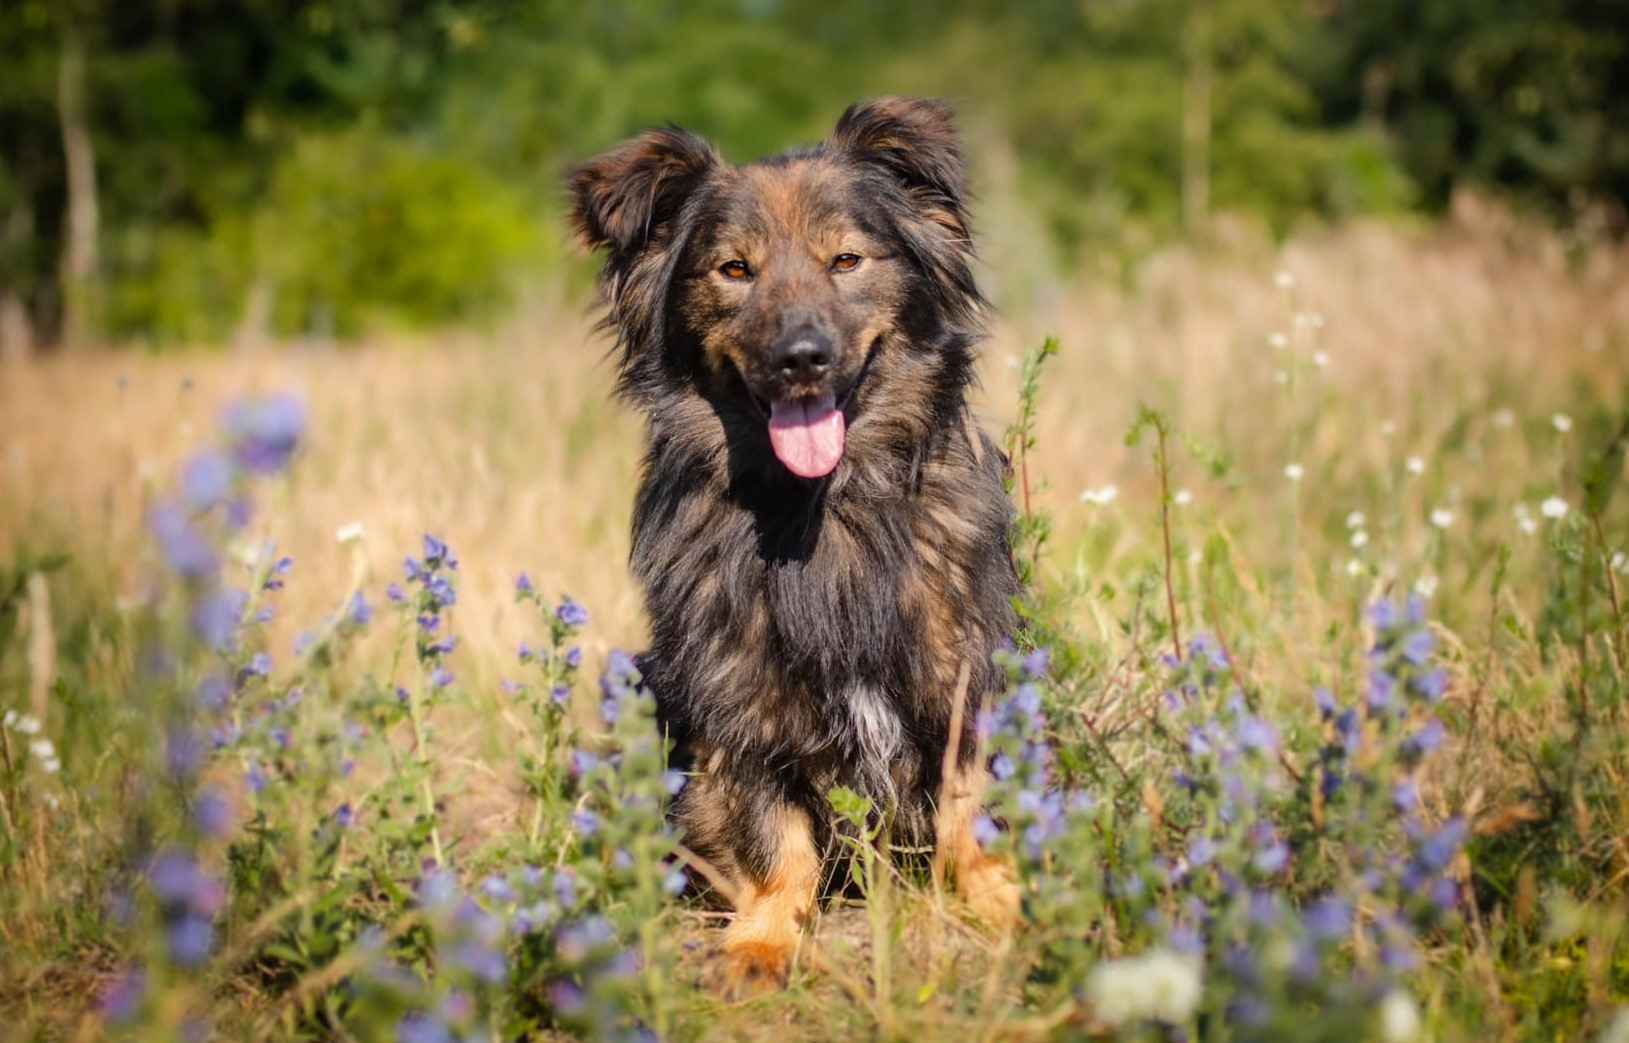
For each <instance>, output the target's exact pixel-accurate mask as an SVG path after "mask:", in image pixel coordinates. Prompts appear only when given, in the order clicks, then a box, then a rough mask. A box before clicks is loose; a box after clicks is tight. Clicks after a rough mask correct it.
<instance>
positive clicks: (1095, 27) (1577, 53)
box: [0, 0, 1629, 342]
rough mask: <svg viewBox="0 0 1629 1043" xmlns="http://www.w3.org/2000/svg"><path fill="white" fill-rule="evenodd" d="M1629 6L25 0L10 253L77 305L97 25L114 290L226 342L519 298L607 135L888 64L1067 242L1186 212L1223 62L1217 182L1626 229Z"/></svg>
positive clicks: (737, 143)
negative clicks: (1198, 101) (73, 70)
mask: <svg viewBox="0 0 1629 1043" xmlns="http://www.w3.org/2000/svg"><path fill="white" fill-rule="evenodd" d="M1625 14H1626V9H1625V6H1624V5H1623V4H1622V3H1619V2H1583V0H1532V2H1526V0H1524V2H1519V3H1518V2H1502V0H1500V2H1489V0H1365V2H1361V3H1360V2H1357V0H1318V2H1308V0H1073V2H1062V0H1039V2H1035V3H1025V4H1003V3H997V2H993V0H967V2H962V3H953V4H939V3H928V2H926V0H902V2H893V3H884V2H877V0H701V2H695V3H683V4H678V3H671V2H661V0H608V2H603V3H595V4H577V3H568V2H563V0H520V2H497V0H345V2H338V0H13V2H11V3H8V4H6V5H5V6H4V7H3V8H0V63H3V66H4V68H5V70H6V75H5V76H4V77H0V140H3V142H4V148H3V149H0V285H4V286H5V287H8V288H9V289H10V291H11V292H12V293H13V294H14V295H16V296H17V297H19V298H20V299H21V300H22V301H23V302H24V304H25V307H26V310H27V312H28V314H29V315H30V316H31V318H32V322H33V324H34V326H35V328H36V329H37V330H38V331H39V335H40V336H41V337H42V339H45V340H49V339H51V337H52V336H53V335H54V332H55V330H56V326H57V324H58V323H59V321H60V312H61V308H62V296H63V290H62V289H61V285H60V284H61V280H60V278H59V274H58V269H59V265H60V256H61V254H62V249H63V241H64V238H65V233H64V222H65V218H64V211H65V207H66V202H67V199H66V196H67V190H66V171H65V164H64V160H63V157H62V151H63V149H62V129H61V126H60V125H59V124H60V119H59V107H58V91H59V83H58V77H59V73H60V69H61V62H60V55H61V53H62V52H63V49H64V42H65V41H67V40H75V41H77V42H78V43H79V44H80V46H82V47H83V49H84V52H85V54H86V64H85V68H86V76H85V80H86V82H85V93H86V96H87V108H88V112H87V121H88V123H89V130H90V133H91V136H92V140H93V142H94V145H95V149H96V172H97V194H98V201H99V203H100V225H99V235H98V240H99V246H100V267H99V272H98V276H97V280H96V287H95V289H96V291H97V297H96V300H97V307H96V309H95V321H96V325H97V327H98V329H99V330H100V331H101V332H102V333H104V334H106V335H108V336H110V337H113V338H115V339H147V340H151V341H154V342H169V341H195V342H196V341H208V340H216V339H220V338H223V337H225V336H227V335H228V334H230V333H231V332H232V331H233V330H234V329H239V328H242V327H243V326H244V325H245V324H246V323H247V324H252V325H257V326H261V327H264V328H266V329H268V330H270V331H271V332H274V333H276V334H280V335H308V334H316V335H329V334H337V335H347V334H354V333H357V332H361V331H363V330H367V329H372V328H378V327H381V326H385V327H400V326H408V327H414V326H419V327H422V326H426V325H434V324H441V323H448V322H458V321H467V320H470V319H473V318H478V317H480V316H483V315H490V314H493V313H494V312H495V311H497V310H499V309H501V308H502V307H503V305H504V304H505V303H507V302H508V301H509V300H510V299H511V298H512V295H513V294H514V292H515V291H516V289H517V288H518V287H519V286H521V285H524V284H525V283H526V282H527V281H528V280H534V279H536V278H538V277H541V276H547V275H550V274H552V273H554V272H555V271H556V270H557V269H559V268H560V267H561V266H562V265H563V264H568V263H571V262H569V261H568V258H570V257H571V256H572V255H571V254H570V252H569V250H568V248H567V243H566V242H565V241H564V232H563V225H562V223H561V222H560V221H559V219H558V218H559V213H558V210H559V206H560V190H559V184H560V175H561V173H562V172H563V171H564V170H565V169H566V168H567V167H568V166H569V165H570V164H571V163H572V162H573V161H576V160H579V159H582V158H584V157H586V156H588V155H590V154H592V153H593V152H595V151H597V150H599V149H602V148H604V147H606V146H608V145H609V144H611V143H612V142H614V141H615V140H617V139H618V138H620V137H622V136H624V135H627V134H629V133H632V132H634V131H637V130H639V129H640V128H643V127H647V126H651V125H654V124H660V123H664V122H668V121H673V122H679V123H683V124H686V125H688V126H691V127H692V128H694V129H696V130H698V131H700V132H702V133H704V134H706V135H708V136H709V137H711V138H713V139H714V140H715V141H717V142H718V143H719V144H720V145H721V147H722V148H723V149H724V151H725V152H726V154H727V155H729V156H730V157H732V158H734V159H737V160H746V159H750V158H753V157H756V156H758V155H761V154H764V153H767V152H770V151H774V150H778V149H781V148H784V147H786V146H788V145H792V144H796V143H800V142H809V141H814V140H818V139H819V138H820V137H822V136H823V135H824V133H825V132H826V131H827V129H828V128H829V126H830V124H831V122H832V120H833V119H835V117H836V116H837V114H838V113H839V112H840V111H841V110H842V108H843V107H844V106H845V105H847V104H848V103H849V102H851V101H853V100H855V99H856V98H859V97H863V96H867V95H872V94H878V93H928V94H936V95H941V96H945V97H948V98H950V99H952V100H953V101H954V102H955V103H957V105H958V107H959V108H960V109H961V111H962V113H963V118H964V122H965V123H966V125H967V128H968V132H969V134H970V136H971V138H972V144H973V151H974V154H975V157H976V161H975V175H976V177H977V178H978V181H979V184H980V186H981V188H983V189H984V190H985V191H986V194H987V195H988V194H1000V195H1003V196H1005V197H1006V199H1007V200H1008V201H1010V206H1012V207H1018V208H1021V209H1022V210H1023V211H1024V212H1025V214H1026V217H1029V218H1033V219H1034V221H1035V227H1036V228H1037V230H1038V234H1040V235H1041V236H1043V237H1044V238H1045V239H1046V242H1045V243H1044V244H1037V245H1038V246H1043V245H1044V246H1045V247H1046V248H1047V249H1042V250H1038V251H1037V252H1038V254H1042V255H1045V256H1047V257H1048V258H1049V259H1050V260H1049V263H1051V264H1053V265H1054V266H1055V267H1058V268H1060V269H1063V270H1068V269H1070V268H1072V267H1074V266H1076V265H1078V264H1080V263H1081V261H1082V259H1083V258H1092V257H1107V258H1110V259H1113V258H1123V257H1126V256H1130V255H1134V254H1135V253H1136V252H1137V251H1139V250H1142V249H1145V248H1146V247H1147V246H1148V245H1150V244H1152V243H1157V242H1159V241H1161V240H1163V239H1165V238H1167V237H1169V236H1171V235H1173V234H1176V233H1178V232H1179V231H1181V230H1182V229H1183V227H1184V223H1185V218H1184V198H1183V193H1184V186H1183V169H1184V163H1185V139H1184V121H1185V119H1186V118H1188V117H1189V116H1191V115H1192V110H1193V108H1194V105H1195V98H1196V97H1200V98H1202V99H1203V107H1202V112H1203V117H1202V119H1201V121H1200V124H1199V125H1201V126H1203V127H1205V128H1206V129H1207V130H1208V142H1209V144H1208V152H1207V153H1205V154H1204V155H1203V158H1202V159H1201V160H1199V161H1197V162H1198V163H1199V165H1200V166H1202V167H1203V169H1204V171H1205V173H1206V175H1207V180H1208V198H1207V199H1206V200H1205V206H1204V210H1205V211H1206V212H1214V211H1228V212H1238V213H1243V214H1247V215H1255V216H1257V217H1259V218H1260V219H1261V220H1263V221H1265V222H1267V223H1268V224H1269V225H1270V226H1271V227H1272V228H1273V229H1275V230H1277V231H1283V230H1284V229H1286V228H1287V227H1288V226H1289V225H1290V224H1291V223H1292V222H1295V221H1297V220H1301V219H1305V218H1307V217H1314V218H1339V217H1342V216H1345V215H1350V214H1354V213H1370V212H1391V211H1399V210H1405V209H1410V208H1425V209H1433V208H1440V207H1442V206H1443V205H1445V204H1446V202H1447V200H1448V198H1449V193H1450V192H1451V190H1452V189H1453V188H1454V186H1455V185H1458V184H1461V183H1466V182H1472V183H1477V184H1481V185H1491V186H1495V187H1498V188H1500V189H1503V190H1508V191H1509V192H1511V193H1513V194H1515V195H1517V196H1519V197H1521V198H1522V199H1524V200H1526V201H1528V202H1530V203H1532V204H1534V205H1537V206H1540V207H1542V208H1545V209H1547V210H1549V211H1550V212H1552V213H1553V214H1555V215H1556V216H1557V217H1561V218H1565V219H1570V220H1576V219H1577V218H1578V217H1579V216H1580V215H1587V216H1590V217H1591V219H1592V220H1596V222H1597V223H1600V221H1599V219H1601V218H1604V219H1605V223H1606V224H1607V225H1608V226H1609V227H1610V226H1614V225H1615V226H1616V227H1617V228H1618V229H1620V230H1621V226H1622V222H1623V208H1622V200H1624V199H1625V198H1629V105H1626V101H1625V99H1626V97H1629V73H1626V71H1625V70H1626V69H1629V28H1626V26H1629V17H1625ZM1199 83H1208V88H1207V89H1205V90H1204V91H1203V92H1202V94H1200V95H1195V94H1194V93H1192V92H1193V89H1194V88H1195V86H1196V85H1197V84H1199ZM1001 157H1008V158H1009V159H1010V162H1004V161H1002V159H1001ZM1187 162H1189V163H1190V164H1191V163H1193V162H1196V161H1194V160H1193V159H1192V157H1191V156H1190V157H1189V158H1188V160H1187ZM1009 175H1010V176H1009ZM1007 208H1008V207H1006V206H1004V207H1003V210H1005V209H1007ZM1193 221H1194V215H1193V214H1191V213H1190V214H1189V215H1188V216H1187V219H1186V223H1187V224H1189V225H1192V224H1193Z"/></svg>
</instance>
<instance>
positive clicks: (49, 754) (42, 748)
mask: <svg viewBox="0 0 1629 1043" xmlns="http://www.w3.org/2000/svg"><path fill="white" fill-rule="evenodd" d="M28 750H29V752H30V753H32V754H33V755H34V756H36V757H38V758H39V759H40V760H42V761H49V760H55V759H56V756H57V748H56V747H55V746H53V745H51V740H50V739H35V740H34V741H33V742H31V743H29V744H28Z"/></svg>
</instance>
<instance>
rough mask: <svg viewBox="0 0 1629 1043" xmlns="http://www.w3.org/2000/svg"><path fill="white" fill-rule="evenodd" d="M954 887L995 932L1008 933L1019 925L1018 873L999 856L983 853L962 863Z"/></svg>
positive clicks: (981, 919)
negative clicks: (969, 862) (974, 859)
mask: <svg viewBox="0 0 1629 1043" xmlns="http://www.w3.org/2000/svg"><path fill="white" fill-rule="evenodd" d="M956 889H957V890H958V891H959V892H961V896H962V901H964V902H966V903H967V906H968V908H969V909H971V910H972V911H973V915H974V916H976V917H978V919H979V920H980V922H982V923H983V924H984V925H985V926H986V927H989V928H990V929H991V930H993V931H995V932H996V933H998V934H1002V935H1005V934H1010V933H1011V932H1012V930H1013V929H1014V928H1015V927H1017V926H1018V920H1019V915H1020V914H1019V907H1020V904H1021V897H1020V894H1019V890H1018V877H1017V874H1015V873H1014V872H1013V869H1012V866H1010V865H1008V864H1007V863H1006V862H1005V861H1003V860H1002V859H999V858H991V857H989V856H985V857H983V858H980V859H979V860H978V861H976V862H974V863H973V864H972V865H968V866H964V867H962V868H961V870H960V871H959V872H958V873H957V886H956Z"/></svg>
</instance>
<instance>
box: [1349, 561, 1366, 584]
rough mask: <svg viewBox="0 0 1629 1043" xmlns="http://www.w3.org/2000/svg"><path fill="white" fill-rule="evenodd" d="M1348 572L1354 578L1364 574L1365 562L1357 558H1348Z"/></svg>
mask: <svg viewBox="0 0 1629 1043" xmlns="http://www.w3.org/2000/svg"><path fill="white" fill-rule="evenodd" d="M1346 574H1347V575H1348V576H1351V577H1353V578H1354V579H1355V578H1356V577H1358V576H1361V575H1363V562H1361V561H1359V560H1358V559H1356V558H1348V559H1346Z"/></svg>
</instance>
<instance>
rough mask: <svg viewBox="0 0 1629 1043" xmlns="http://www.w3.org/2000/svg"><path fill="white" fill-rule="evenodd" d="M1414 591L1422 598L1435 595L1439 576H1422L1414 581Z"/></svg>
mask: <svg viewBox="0 0 1629 1043" xmlns="http://www.w3.org/2000/svg"><path fill="white" fill-rule="evenodd" d="M1414 593H1416V594H1418V595H1420V597H1422V598H1430V597H1435V596H1436V593H1437V577H1435V576H1421V577H1420V578H1419V579H1417V580H1415V581H1414Z"/></svg>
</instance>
